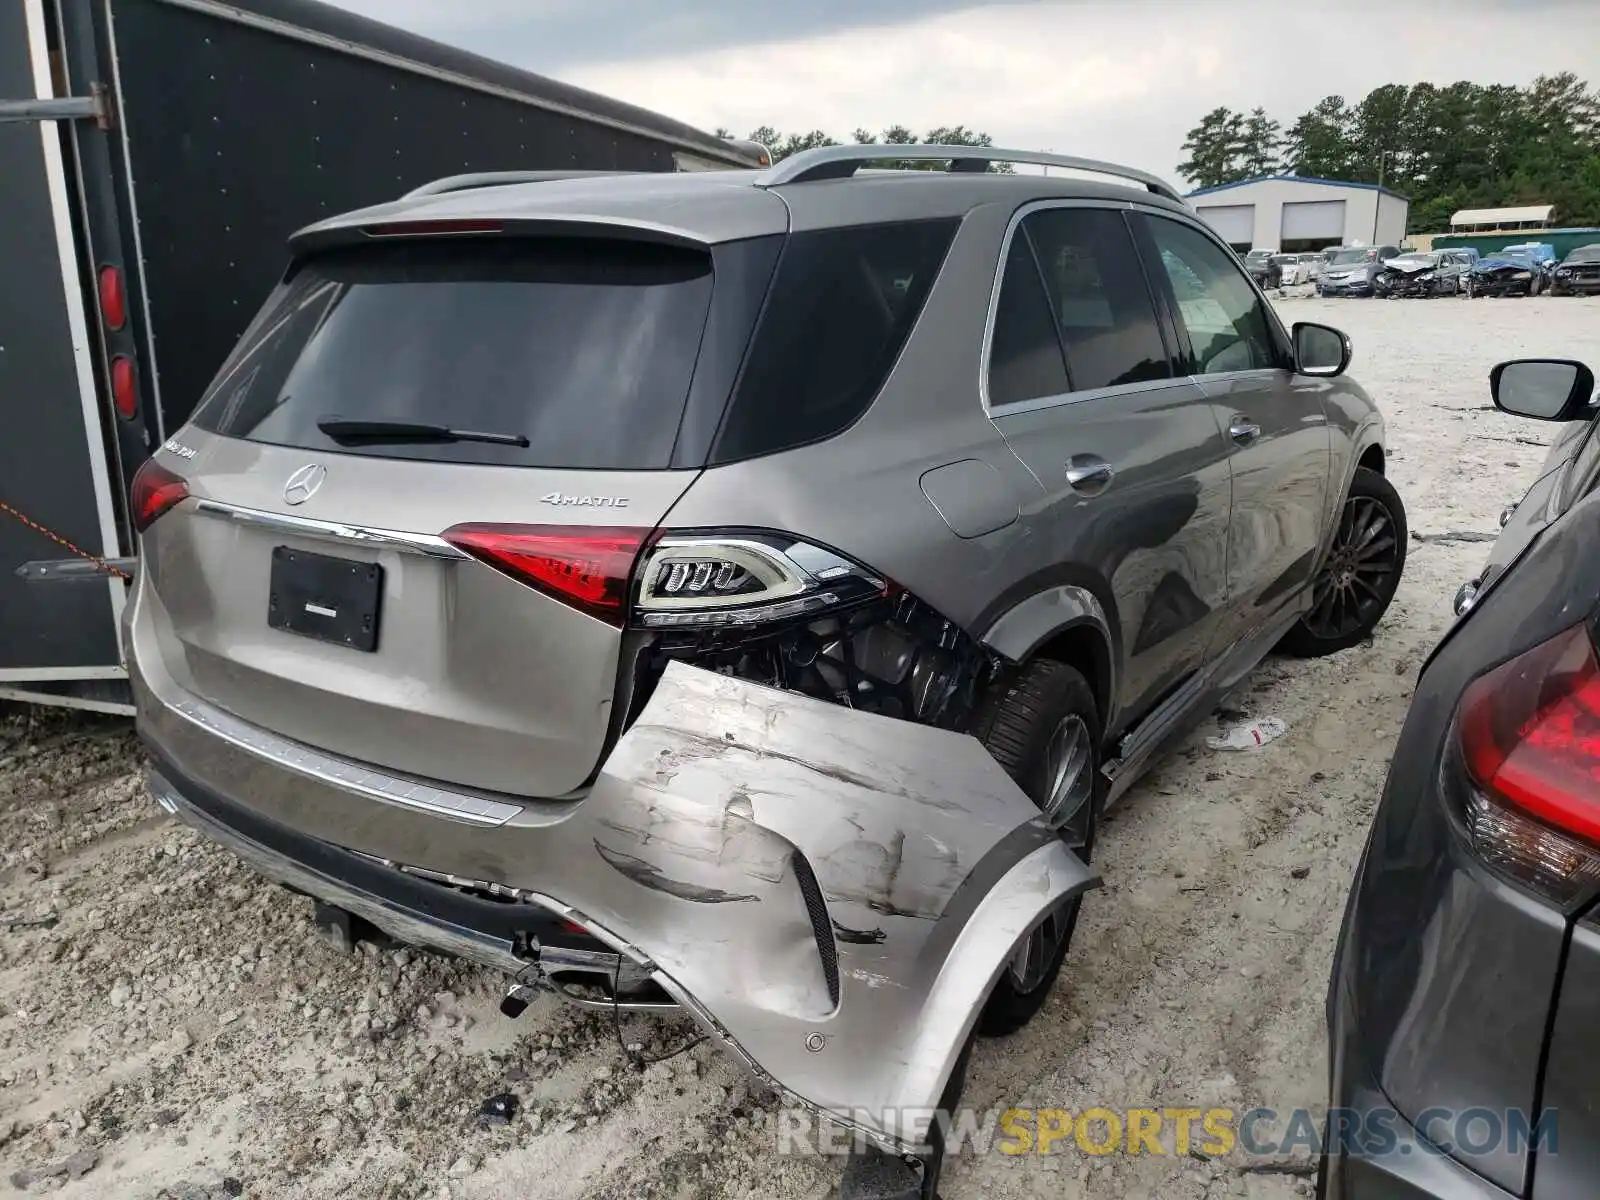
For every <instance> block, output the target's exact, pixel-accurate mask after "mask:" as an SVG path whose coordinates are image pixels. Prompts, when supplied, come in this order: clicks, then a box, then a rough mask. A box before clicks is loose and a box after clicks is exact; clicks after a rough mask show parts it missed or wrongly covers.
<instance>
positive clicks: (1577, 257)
mask: <svg viewBox="0 0 1600 1200" xmlns="http://www.w3.org/2000/svg"><path fill="white" fill-rule="evenodd" d="M1567 261H1568V262H1569V263H1592V262H1600V246H1579V247H1578V248H1577V249H1576V250H1574V251H1573V252H1572V253H1571V254H1569V255H1567Z"/></svg>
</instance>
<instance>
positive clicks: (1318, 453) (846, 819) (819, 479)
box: [124, 146, 1407, 1196]
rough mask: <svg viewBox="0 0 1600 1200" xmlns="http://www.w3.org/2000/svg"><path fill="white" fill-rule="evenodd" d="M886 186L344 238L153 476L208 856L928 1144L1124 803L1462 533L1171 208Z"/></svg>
mask: <svg viewBox="0 0 1600 1200" xmlns="http://www.w3.org/2000/svg"><path fill="white" fill-rule="evenodd" d="M881 152H882V151H881V148H880V147H860V146H835V147H827V148H822V149H816V150H810V151H806V152H803V153H800V154H796V155H793V156H791V157H790V158H787V159H785V160H784V161H783V162H781V163H779V164H778V165H777V166H776V167H773V168H772V169H770V170H768V171H765V172H756V171H750V172H744V173H728V172H721V173H718V172H706V173H696V174H691V173H683V174H676V175H650V176H644V175H612V174H608V175H603V176H598V177H595V176H589V177H575V178H558V177H553V176H548V177H546V178H544V179H543V180H541V181H538V182H529V181H527V179H526V176H520V177H519V176H517V175H511V176H508V177H506V178H504V179H503V180H501V179H496V178H495V177H493V176H490V177H478V178H476V179H474V180H470V181H461V182H460V185H459V186H457V187H455V188H453V190H450V191H448V192H434V191H429V190H428V189H423V191H422V192H420V193H419V194H416V195H413V196H410V197H407V198H403V199H400V200H397V201H393V202H390V203H386V204H383V205H379V206H377V207H373V208H368V209H365V210H361V211H357V212H353V213H348V214H345V215H343V216H339V217H333V218H330V219H328V220H325V221H322V222H320V223H319V224H317V225H314V226H312V227H310V228H308V229H305V230H302V231H300V232H299V233H298V234H296V235H295V236H294V237H293V238H292V239H291V242H290V257H291V259H292V266H291V268H290V269H289V270H288V271H287V272H286V273H285V275H284V277H283V281H282V282H281V283H280V284H279V286H278V287H277V288H276V289H275V290H274V291H273V292H272V294H271V295H270V297H269V298H268V299H267V300H266V303H265V306H264V308H263V309H262V311H261V314H260V316H259V318H258V319H257V320H256V321H255V322H254V323H253V324H252V325H251V326H250V327H249V329H248V330H247V332H246V333H245V335H244V337H243V338H242V339H241V341H240V343H239V345H238V347H237V349H236V351H235V352H234V353H233V355H232V356H230V358H229V360H228V361H227V362H226V363H225V364H224V365H223V367H222V369H221V370H220V371H219V372H218V374H217V376H216V378H215V380H214V382H213V383H212V385H211V386H210V388H209V389H208V390H207V393H206V395H205V397H204V398H203V399H202V401H201V403H200V406H199V408H198V410H197V412H196V413H195V415H194V417H193V418H192V419H191V420H190V421H189V422H187V423H186V424H185V425H184V426H183V427H182V428H180V429H176V430H174V431H172V435H171V437H170V438H169V439H168V440H167V441H166V443H165V444H164V445H163V446H162V448H161V449H159V450H158V451H157V452H156V454H155V457H154V458H152V459H151V461H150V462H149V463H147V464H146V465H145V467H144V468H142V469H141V471H140V473H139V476H138V478H137V479H136V481H135V483H134V487H133V497H132V510H133V513H134V519H135V521H136V523H137V525H138V528H139V530H140V532H141V544H142V551H143V554H142V558H141V565H140V570H139V572H138V577H137V580H136V581H135V584H134V594H133V596H132V597H131V598H130V601H129V604H128V607H127V610H126V613H125V618H124V620H125V630H126V637H127V641H126V644H127V646H128V659H129V672H130V675H131V677H132V679H133V683H134V694H135V696H136V699H137V705H138V729H139V733H140V735H141V737H142V739H143V740H144V742H145V743H146V745H147V746H148V747H149V748H150V752H151V762H152V773H151V776H150V783H151V787H152V790H153V792H154V793H155V795H156V797H157V798H158V800H159V801H160V802H161V803H162V804H163V806H165V807H166V808H167V809H168V810H169V811H170V812H172V813H174V814H175V815H177V816H179V817H180V818H181V819H183V820H185V821H187V822H189V823H191V824H193V825H195V826H197V827H198V828H200V829H201V830H203V831H204V832H205V833H206V835H207V836H209V837H211V838H214V839H216V840H218V841H220V842H222V843H224V844H226V845H228V846H229V847H230V848H232V849H233V850H234V851H235V852H236V853H238V854H240V855H241V856H242V857H243V858H244V859H245V860H246V861H248V862H250V863H251V864H252V865H254V866H255V867H256V868H257V869H258V870H260V871H261V872H263V873H264V874H265V875H267V876H268V877H269V878H273V879H277V880H279V881H280V882H286V883H289V884H291V885H292V886H294V887H296V888H298V889H299V890H301V891H303V892H307V893H309V894H311V895H312V896H314V897H316V898H317V899H318V900H319V901H320V902H321V903H322V905H323V906H324V908H325V909H326V910H331V911H333V912H336V913H337V912H343V913H344V914H346V917H345V919H346V920H348V919H349V915H350V914H355V915H356V916H357V917H359V918H361V919H364V920H370V921H371V922H373V923H374V924H377V925H379V926H381V927H382V928H384V929H386V930H387V931H388V932H390V933H391V934H392V935H394V936H396V937H398V938H400V939H401V940H410V941H416V942H419V943H421V944H423V945H426V946H431V947H434V948H436V949H446V950H452V951H454V952H456V953H458V954H461V955H464V956H466V957H468V958H471V959H473V960H474V961H477V962H479V963H483V964H485V965H488V966H491V967H494V968H497V969H500V970H502V971H505V972H507V973H508V974H509V975H511V976H514V978H515V980H516V985H515V987H513V997H514V998H517V999H518V1000H521V998H522V994H523V992H525V991H527V990H528V989H530V988H533V987H535V986H543V987H547V988H551V989H554V990H556V991H558V992H562V993H564V994H566V995H568V997H569V998H580V997H581V995H582V991H583V989H592V988H598V989H600V992H599V994H600V995H601V996H604V997H606V998H608V999H611V1000H612V1001H613V1002H614V1003H615V1004H617V1005H619V1006H644V1007H662V1006H668V1007H670V1006H671V1005H673V1004H677V1005H680V1006H682V1007H684V1008H686V1009H687V1010H688V1011H689V1012H690V1013H691V1014H692V1015H694V1016H695V1017H696V1018H697V1019H699V1020H700V1021H701V1023H702V1024H703V1025H704V1026H706V1027H707V1029H708V1032H709V1033H710V1034H711V1036H713V1037H715V1038H717V1039H719V1040H720V1041H722V1042H723V1043H725V1044H726V1045H728V1046H729V1047H731V1048H732V1049H733V1050H734V1051H735V1052H736V1053H738V1054H739V1055H740V1056H741V1057H742V1058H743V1060H744V1061H746V1062H748V1063H750V1064H751V1065H752V1066H755V1065H757V1064H759V1067H758V1069H759V1071H760V1072H761V1074H762V1075H763V1077H764V1078H765V1079H766V1080H767V1081H768V1082H769V1083H771V1084H772V1085H773V1086H775V1087H777V1088H781V1089H782V1090H783V1091H784V1092H785V1093H786V1094H787V1095H788V1096H790V1097H791V1098H792V1099H793V1101H794V1102H796V1103H801V1104H805V1105H808V1106H811V1107H812V1108H813V1109H814V1110H822V1111H827V1112H833V1113H849V1114H851V1115H852V1116H853V1117H856V1116H857V1115H858V1114H859V1117H858V1119H859V1120H860V1121H861V1122H863V1123H864V1124H863V1125H862V1126H861V1127H862V1128H863V1129H865V1131H866V1132H867V1134H868V1135H870V1136H871V1137H872V1138H873V1140H874V1141H876V1142H878V1143H879V1144H880V1145H882V1146H884V1147H885V1148H887V1149H891V1150H894V1151H896V1152H912V1151H914V1149H915V1147H916V1146H917V1145H918V1144H919V1143H920V1142H921V1141H922V1139H923V1133H924V1129H923V1128H922V1127H919V1126H918V1125H917V1117H916V1114H917V1113H918V1112H921V1113H923V1114H926V1113H927V1111H928V1109H929V1108H931V1107H933V1106H935V1105H938V1104H940V1102H941V1098H942V1097H945V1096H947V1095H948V1091H949V1088H950V1086H951V1085H952V1084H958V1083H959V1075H960V1063H961V1061H962V1058H963V1055H964V1052H965V1049H964V1048H965V1046H966V1045H967V1044H968V1043H969V1039H970V1037H971V1036H972V1035H973V1034H974V1032H982V1033H988V1034H1004V1033H1008V1032H1010V1031H1012V1030H1015V1029H1017V1028H1018V1027H1019V1026H1021V1025H1022V1024H1024V1023H1025V1022H1027V1021H1028V1020H1029V1019H1030V1018H1031V1017H1032V1016H1033V1015H1034V1014H1035V1013H1036V1012H1038V1011H1039V1009H1040V1008H1041V1006H1042V1005H1043V1003H1044V1001H1045V999H1046V997H1047V996H1048V994H1049V992H1050V990H1051V988H1052V985H1053V984H1054V982H1055V979H1056V977H1057V974H1058V972H1059V971H1060V969H1061V966H1062V962H1063V959H1064V957H1065V955H1066V952H1067V947H1068V943H1069V940H1070V938H1071V934H1072V928H1073V923H1074V921H1075V920H1076V916H1077V912H1078V906H1079V903H1080V900H1081V898H1082V896H1083V894H1084V892H1085V891H1086V890H1087V889H1088V888H1090V887H1092V886H1093V882H1094V879H1093V875H1092V873H1091V871H1090V869H1089V866H1088V859H1089V856H1090V852H1091V850H1092V849H1093V845H1094V834H1095V829H1096V824H1097V821H1098V818H1099V814H1100V812H1101V811H1102V809H1103V807H1104V805H1106V804H1108V803H1110V802H1111V801H1112V800H1114V799H1115V798H1116V797H1117V796H1118V795H1120V794H1122V793H1123V792H1125V791H1126V789H1127V788H1128V786H1129V785H1130V783H1131V782H1132V781H1133V780H1134V779H1135V778H1137V777H1138V775H1139V774H1140V772H1141V771H1142V770H1143V769H1144V767H1145V766H1146V765H1148V764H1149V763H1150V762H1152V761H1154V757H1155V755H1156V754H1157V753H1158V752H1159V750H1160V749H1162V748H1164V747H1166V746H1168V745H1170V744H1172V741H1173V739H1174V737H1175V736H1176V735H1178V734H1180V733H1181V732H1182V731H1184V730H1185V729H1187V728H1189V727H1191V726H1192V725H1193V724H1194V723H1195V722H1197V721H1199V720H1200V719H1202V718H1203V717H1204V715H1205V714H1207V713H1209V712H1211V711H1212V710H1213V707H1214V705H1215V704H1216V703H1217V702H1218V701H1219V700H1220V698H1221V697H1222V696H1223V695H1225V694H1226V691H1227V690H1229V689H1232V688H1234V687H1236V686H1237V684H1238V681H1239V679H1240V677H1241V676H1242V675H1243V674H1244V673H1245V672H1246V671H1248V670H1249V669H1250V668H1251V667H1253V666H1254V665H1255V664H1256V663H1257V662H1258V661H1259V660H1260V659H1261V657H1262V656H1263V655H1265V654H1266V653H1267V652H1268V651H1270V650H1272V649H1273V648H1274V647H1279V648H1282V649H1283V650H1285V651H1287V652H1290V653H1295V654H1300V655H1308V656H1309V655H1326V654H1331V653H1334V652H1336V651H1339V650H1342V649H1346V648H1348V647H1351V646H1354V645H1357V644H1359V643H1360V642H1362V641H1363V640H1364V639H1366V638H1367V637H1369V636H1370V635H1371V633H1372V630H1373V629H1374V627H1375V626H1376V625H1377V623H1378V622H1379V620H1381V618H1382V616H1383V614H1384V612H1385V611H1386V610H1387V608H1388V606H1389V603H1390V601H1391V600H1392V599H1393V597H1394V594H1395V590H1396V588H1397V586H1398V584H1399V581H1400V577H1401V573H1402V571H1403V569H1404V566H1405V557H1406V538H1407V533H1406V518H1405V510H1404V506H1403V504H1402V502H1401V499H1400V497H1399V496H1398V494H1397V493H1396V491H1395V489H1394V487H1393V486H1392V485H1391V484H1390V483H1389V482H1388V480H1387V479H1386V478H1385V477H1384V475H1383V473H1382V472H1383V463H1384V449H1383V441H1384V427H1383V419H1382V416H1381V414H1380V413H1379V411H1378V409H1377V406H1376V405H1375V404H1374V403H1373V402H1372V400H1371V399H1370V398H1369V397H1368V396H1367V394H1366V393H1365V392H1364V391H1363V390H1362V389H1361V387H1360V386H1359V385H1358V384H1357V383H1355V382H1354V381H1353V380H1351V379H1350V378H1349V377H1348V376H1346V375H1345V370H1346V368H1347V367H1348V365H1349V363H1350V359H1351V346H1350V341H1349V339H1348V338H1346V337H1345V336H1344V335H1343V334H1341V333H1340V332H1339V331H1338V330H1335V329H1332V328H1329V327H1327V326H1324V325H1315V324H1310V323H1300V324H1296V325H1295V326H1294V327H1293V328H1292V330H1291V329H1286V328H1284V326H1283V324H1282V323H1281V322H1280V320H1279V319H1278V316H1277V314H1276V313H1275V311H1274V310H1273V308H1272V306H1271V305H1269V304H1267V303H1265V302H1264V301H1263V299H1262V297H1261V296H1260V294H1259V293H1258V292H1257V290H1256V289H1255V288H1254V287H1253V286H1252V285H1251V284H1250V282H1249V280H1248V279H1247V277H1246V275H1245V273H1244V271H1243V270H1242V269H1241V268H1240V265H1239V263H1238V260H1237V259H1236V257H1235V256H1234V255H1233V254H1232V253H1231V252H1230V251H1229V249H1228V246H1227V244H1226V243H1224V242H1223V241H1221V240H1220V239H1219V238H1218V237H1217V235H1216V233H1215V232H1213V231H1212V230H1211V229H1210V228H1209V227H1208V226H1207V225H1206V224H1205V223H1204V222H1203V221H1202V220H1201V219H1200V218H1199V217H1198V215H1197V214H1196V213H1195V212H1194V210H1193V209H1191V208H1189V207H1188V206H1187V205H1185V204H1184V203H1183V202H1182V200H1181V199H1180V198H1179V196H1178V195H1177V193H1176V192H1175V191H1174V190H1173V189H1172V188H1171V186H1170V185H1168V184H1165V183H1163V182H1161V181H1160V180H1159V179H1156V178H1154V177H1152V176H1149V175H1146V174H1144V173H1142V172H1138V171H1133V170H1125V169H1122V168H1113V167H1108V166H1107V165H1106V164H1104V163H1098V164H1096V163H1089V162H1085V161H1083V160H1079V159H1071V158H1066V157H1063V156H1057V155H1038V154H1026V153H1022V152H1012V151H999V150H991V149H988V148H973V147H951V146H897V147H896V148H895V154H896V157H897V158H911V159H917V160H920V161H923V162H928V163H938V164H941V165H942V164H944V163H946V162H951V163H953V164H954V165H955V167H957V168H967V169H956V170H952V171H949V172H948V173H946V172H929V173H927V176H926V186H917V187H907V186H904V180H903V179H896V178H893V177H892V176H893V175H894V174H895V173H894V172H882V173H877V172H874V173H861V174H859V175H858V174H857V169H858V168H861V167H867V166H869V165H870V163H871V162H872V159H873V157H874V156H875V155H877V154H881ZM993 159H1002V160H1004V161H1023V162H1029V163H1035V164H1041V165H1046V166H1050V165H1053V166H1058V167H1067V168H1073V169H1077V170H1085V169H1087V170H1091V171H1094V172H1097V173H1098V174H1100V175H1102V176H1104V175H1106V174H1108V173H1110V174H1114V175H1118V176H1122V177H1123V178H1122V179H1121V180H1119V181H1118V182H1103V181H1089V180H1085V179H1081V178H1070V177H1061V176H1043V175H1033V174H1000V173H986V172H985V171H983V170H981V169H978V170H973V169H971V168H972V167H974V166H975V165H976V166H979V167H980V168H981V167H982V166H986V165H988V163H989V162H990V161H991V160H993ZM886 176H889V177H887V178H886ZM497 184H498V186H497ZM996 281H998V282H997V283H996ZM397 344H399V345H403V346H405V348H406V353H405V354H404V355H395V354H392V353H386V349H387V348H390V347H392V346H394V345H397ZM619 347H621V348H625V349H627V350H629V353H625V354H624V353H619ZM635 351H636V352H635ZM1197 378H1200V379H1204V380H1205V381H1206V382H1205V383H1204V385H1203V386H1202V384H1200V383H1197V382H1196V379H1197ZM941 380H942V381H946V382H948V381H951V380H970V381H971V383H970V390H969V388H968V387H967V386H963V385H956V386H943V387H930V386H929V384H930V381H941ZM1221 395H1225V396H1227V404H1228V407H1227V408H1225V409H1222V410H1219V409H1218V397H1219V396H1221ZM1219 411H1220V412H1222V413H1223V414H1224V415H1223V420H1222V421H1220V422H1219V421H1218V413H1219ZM912 432H914V433H916V436H908V433H912ZM530 435H531V436H530ZM941 447H942V449H941ZM919 496H920V497H921V499H918V497H919ZM863 513H870V514H872V516H871V519H870V520H864V519H863V516H862V514H863ZM1002 547H1003V548H1005V553H1001V552H1000V551H1001V548H1002ZM800 795H803V796H804V797H805V802H804V804H797V803H795V802H794V797H795V796H800ZM885 847H889V848H890V849H888V850H885ZM186 902H187V901H186ZM574 989H578V992H577V995H574ZM591 999H592V997H591ZM819 1027H820V1028H821V1029H823V1030H825V1031H826V1032H825V1033H824V1032H818V1029H819ZM891 1161H894V1162H898V1161H900V1160H898V1159H895V1160H891ZM924 1194H925V1195H928V1196H932V1195H933V1190H932V1188H931V1187H925V1188H924Z"/></svg>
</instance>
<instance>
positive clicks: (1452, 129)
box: [1178, 72, 1600, 232]
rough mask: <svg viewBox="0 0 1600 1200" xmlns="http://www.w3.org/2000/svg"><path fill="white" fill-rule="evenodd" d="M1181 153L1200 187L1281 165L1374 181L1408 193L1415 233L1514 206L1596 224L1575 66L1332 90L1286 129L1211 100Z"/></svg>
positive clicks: (1588, 127)
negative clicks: (1478, 211)
mask: <svg viewBox="0 0 1600 1200" xmlns="http://www.w3.org/2000/svg"><path fill="white" fill-rule="evenodd" d="M1183 151H1184V153H1185V154H1186V155H1187V157H1186V158H1185V159H1184V161H1183V162H1181V163H1179V164H1178V170H1179V171H1180V172H1181V173H1182V174H1183V175H1184V177H1185V178H1187V179H1190V180H1192V181H1193V182H1194V183H1195V184H1196V185H1197V186H1199V187H1214V186H1216V185H1217V184H1221V183H1234V182H1237V181H1238V180H1241V179H1250V178H1252V177H1254V176H1257V175H1271V174H1278V173H1282V174H1287V175H1306V176H1311V177H1313V178H1318V179H1338V180H1344V181H1348V182H1352V183H1381V184H1383V185H1384V186H1386V187H1390V188H1393V189H1394V190H1395V191H1397V192H1402V193H1404V194H1406V195H1409V196H1410V197H1411V218H1410V231H1411V232H1428V231H1433V230H1441V229H1447V228H1449V224H1450V216H1451V214H1452V213H1454V212H1456V211H1457V210H1459V209H1463V208H1499V207H1503V206H1507V205H1519V204H1553V205H1555V208H1556V211H1555V218H1556V220H1557V221H1558V222H1559V223H1560V224H1563V225H1590V224H1600V93H1597V92H1594V91H1592V90H1591V89H1590V87H1589V85H1588V84H1587V83H1585V82H1584V81H1582V80H1580V79H1579V78H1578V77H1577V76H1576V75H1574V74H1572V73H1571V72H1563V73H1561V74H1559V75H1541V76H1540V77H1539V78H1537V79H1535V80H1534V81H1533V83H1531V84H1530V85H1528V86H1527V87H1522V88H1519V87H1512V86H1509V85H1503V84H1479V83H1468V82H1464V81H1463V82H1459V83H1452V84H1448V85H1446V86H1443V87H1441V86H1439V85H1437V84H1432V83H1419V84H1414V85H1412V86H1410V87H1407V86H1406V85H1404V84H1399V83H1391V84H1385V85H1384V86H1383V87H1380V88H1375V89H1373V90H1372V91H1370V92H1368V93H1367V95H1366V96H1365V97H1364V98H1363V99H1361V100H1360V101H1359V102H1357V103H1355V104H1349V103H1347V102H1346V101H1345V98H1344V97H1343V96H1328V97H1326V98H1325V99H1323V100H1321V101H1319V102H1318V103H1317V104H1316V105H1315V106H1314V107H1313V108H1312V109H1311V110H1310V111H1309V112H1306V113H1303V114H1301V116H1300V117H1299V118H1298V119H1297V120H1295V121H1294V123H1293V124H1291V125H1289V126H1288V127H1287V128H1285V127H1284V125H1283V124H1282V123H1280V122H1279V121H1278V120H1276V119H1275V118H1273V117H1271V116H1269V115H1268V113H1267V112H1266V110H1265V109H1262V108H1256V109H1254V110H1252V111H1251V112H1248V113H1243V112H1234V111H1233V110H1231V109H1228V108H1215V109H1212V110H1211V111H1210V112H1208V113H1207V114H1206V115H1205V116H1203V117H1201V118H1200V122H1199V124H1197V125H1196V126H1195V127H1194V128H1193V129H1191V130H1189V133H1188V136H1187V138H1186V139H1185V140H1184V143H1183Z"/></svg>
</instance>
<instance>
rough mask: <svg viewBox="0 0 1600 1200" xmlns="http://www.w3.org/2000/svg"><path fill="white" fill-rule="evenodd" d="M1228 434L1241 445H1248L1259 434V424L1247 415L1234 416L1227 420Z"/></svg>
mask: <svg viewBox="0 0 1600 1200" xmlns="http://www.w3.org/2000/svg"><path fill="white" fill-rule="evenodd" d="M1228 436H1229V437H1231V438H1232V439H1233V440H1234V441H1236V442H1238V443H1239V445H1241V446H1248V445H1249V444H1250V443H1251V442H1253V441H1255V440H1256V439H1257V438H1258V437H1260V436H1261V426H1259V425H1257V424H1256V423H1255V422H1254V421H1252V420H1250V419H1249V418H1248V417H1241V416H1235V417H1234V418H1233V419H1232V420H1231V421H1229V422H1228Z"/></svg>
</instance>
